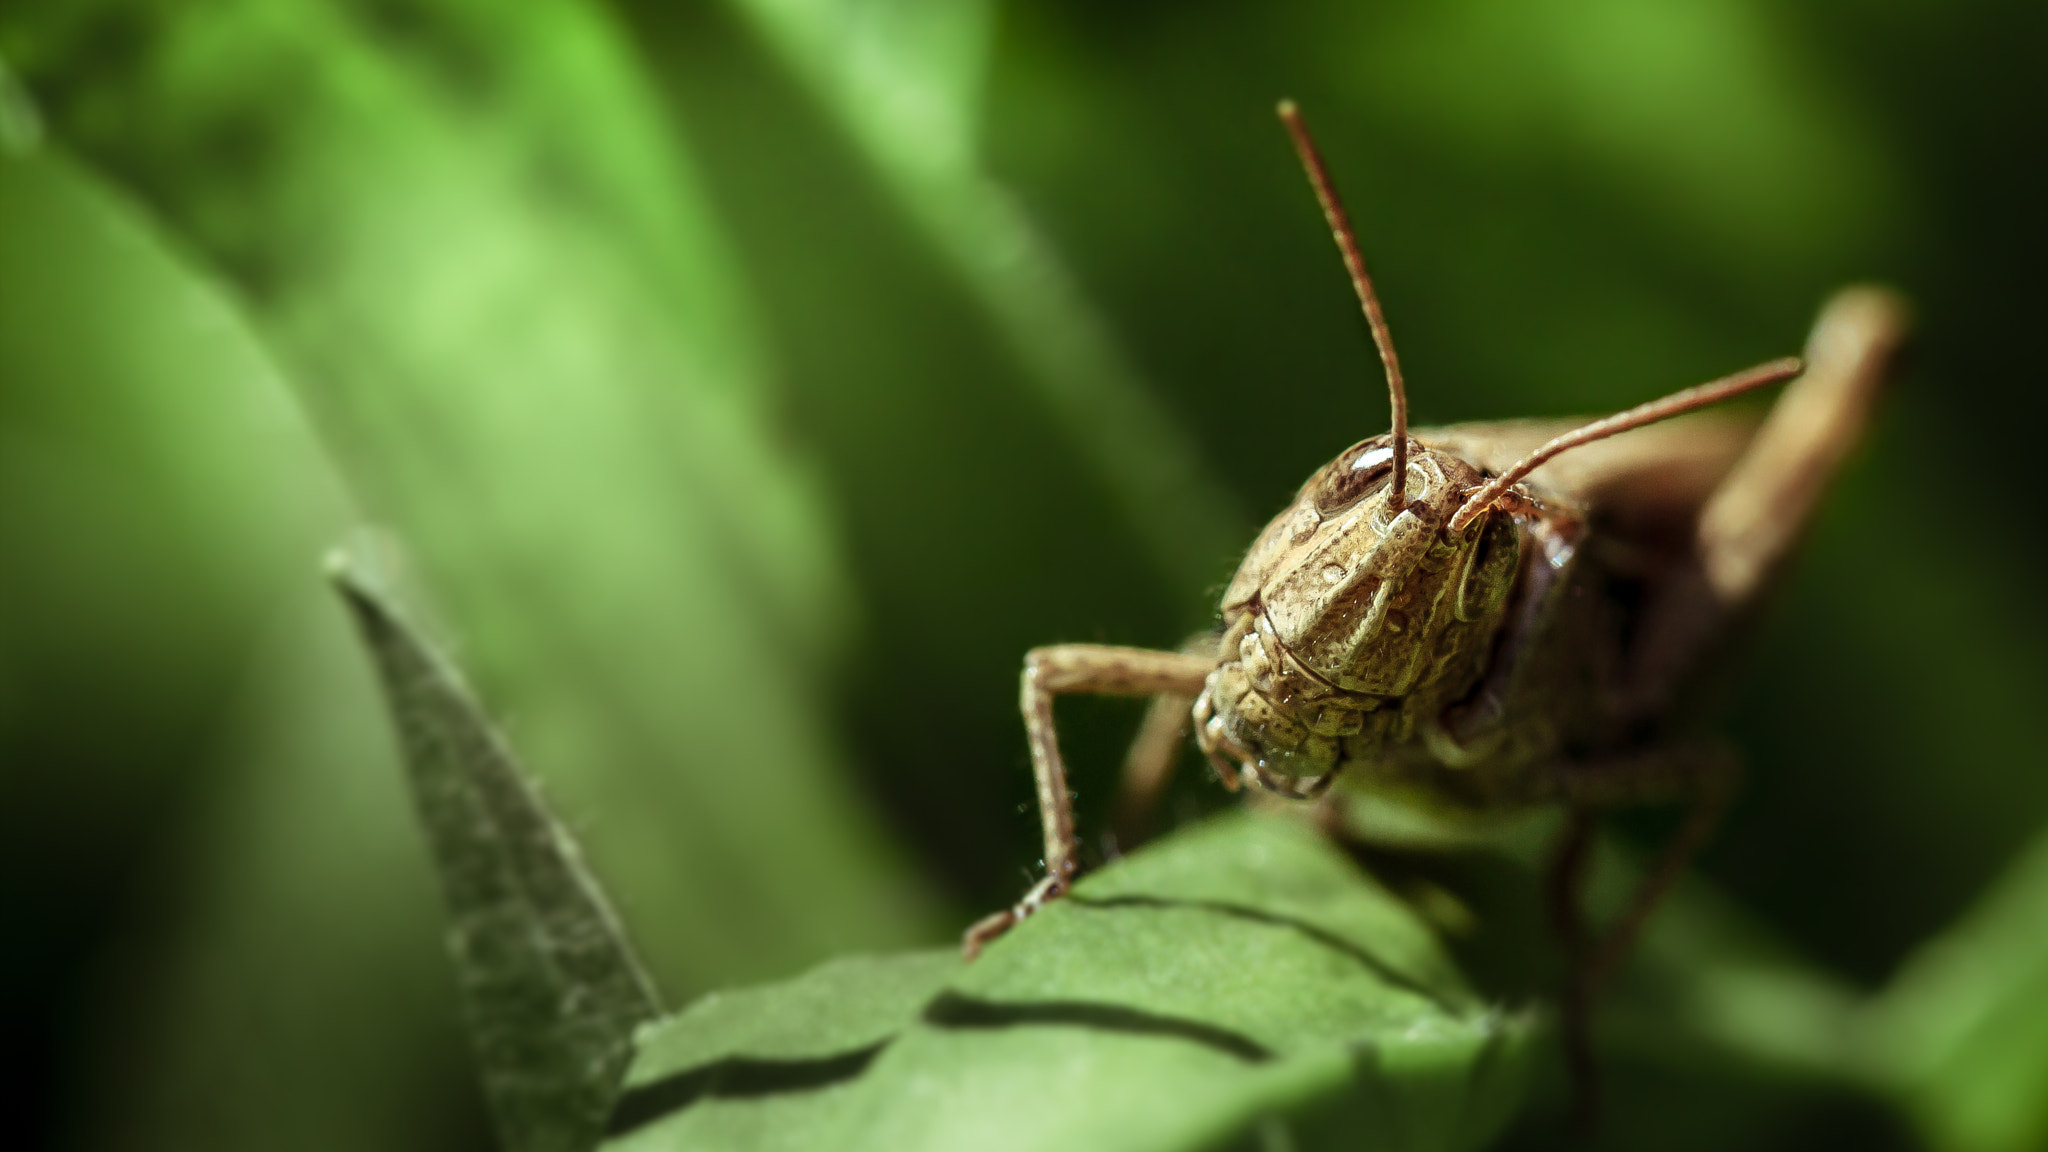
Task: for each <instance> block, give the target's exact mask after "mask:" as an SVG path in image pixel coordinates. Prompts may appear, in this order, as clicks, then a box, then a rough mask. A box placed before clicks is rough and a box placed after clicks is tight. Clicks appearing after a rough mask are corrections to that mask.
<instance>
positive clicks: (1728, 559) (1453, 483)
mask: <svg viewBox="0 0 2048 1152" xmlns="http://www.w3.org/2000/svg"><path fill="white" fill-rule="evenodd" d="M1279 114H1280V118H1281V120H1282V122H1283V123H1284V125H1285V126H1286V128H1287V131H1288V133H1289V135H1290V136H1291V137H1292V139H1293V143H1294V146H1295V149H1296V151H1297V152H1298V153H1299V155H1300V158H1301V161H1302V165H1303V167H1304V168H1305V169H1306V171H1307V174H1308V178H1309V183H1310V185H1311V187H1312V188H1313V189H1314V191H1315V194H1316V198H1317V200H1318V201H1319V203H1320V205H1321V207H1322V211H1323V215H1324V217H1325V219H1326V221H1327V222H1328V224H1329V227H1330V231H1331V233H1332V235H1333V236H1334V238H1335V239H1336V242H1337V247H1338V250H1339V252H1340V253H1341V254H1342V257H1343V260H1344V263H1345V266H1346V268H1347V270H1348V271H1349V273H1350V277H1351V282H1352V286H1353V288H1354V289H1355V291H1356V292H1357V295H1358V300H1359V303H1360V305H1361V306H1362V308H1363V310H1364V313H1365V319H1366V322H1367V325H1368V327H1369V329H1370V330H1371V333H1372V338H1373V342H1374V344H1375V346H1376V347H1377V350H1378V352H1379V357H1380V360H1381V363H1382V366H1383V368H1384V370H1385V374H1386V380H1387V387H1388V393H1389V397H1390V403H1391V407H1392V410H1393V411H1392V416H1393V420H1392V424H1393V426H1392V428H1391V429H1390V430H1389V431H1388V432H1387V434H1385V435H1382V436H1375V437H1373V438H1371V439H1368V440H1363V441H1361V442H1359V443H1357V444H1353V445H1352V446H1351V447H1349V448H1346V449H1345V450H1344V451H1342V452H1340V453H1338V455H1337V457H1336V458H1335V459H1334V460H1332V461H1330V462H1329V463H1328V464H1326V465H1324V466H1323V467H1322V468H1321V469H1319V470H1318V471H1317V472H1316V473H1315V474H1314V475H1312V476H1310V477H1309V479H1308V482H1307V483H1305V484H1303V485H1302V487H1301V490H1300V491H1299V492H1298V493H1297V494H1296V496H1295V498H1294V500H1293V502H1292V503H1291V504H1289V505H1288V507H1287V508H1286V509H1285V510H1283V511H1282V512H1281V513H1280V514H1279V515H1278V516H1276V517H1274V519H1273V521H1272V522H1271V523H1270V524H1269V525H1268V526H1267V527H1266V529H1265V530H1264V531H1263V532H1261V533H1260V534H1259V536H1258V538H1257V539H1256V540H1255V541H1254V542H1253V543H1252V545H1251V548H1250V550H1249V551H1248V552H1247V553H1246V555H1245V558H1244V561H1243V562H1242V564H1241V565H1240V566H1239V568H1238V570H1237V573H1236V575H1235V577H1234V578H1232V580H1231V581H1230V584H1229V586H1228V587H1227V588H1226V589H1225V591H1224V593H1223V599H1222V603H1221V605H1220V609H1221V627H1220V629H1219V630H1218V631H1217V632H1216V633H1215V634H1214V635H1213V637H1212V638H1210V639H1209V641H1208V642H1206V643H1204V644H1202V645H1199V649H1200V650H1197V651H1179V652H1169V651H1154V650H1149V649H1141V648H1125V647H1112V646H1107V645H1097V644H1062V645H1056V646H1051V647H1044V648H1036V649H1033V650H1032V651H1030V652H1029V653H1027V654H1026V655H1025V658H1024V675H1023V693H1022V709H1023V715H1024V725H1025V731H1026V734H1027V737H1028V740H1029V744H1030V751H1031V765H1032V771H1033V773H1034V775H1035V777H1036V781H1037V795H1038V807H1039V812H1040V817H1041V822H1042V827H1043V833H1044V841H1045V868H1046V874H1045V877H1044V878H1043V879H1042V880H1040V881H1039V882H1038V883H1037V884H1036V885H1035V886H1034V887H1032V888H1031V890H1030V891H1029V892H1028V893H1026V895H1025V896H1024V898H1023V899H1022V900H1021V901H1020V902H1019V903H1018V904H1017V905H1016V906H1015V907H1013V908H1010V909H1007V910H1005V911H1002V912H998V913H996V914H994V915H992V916H989V917H987V918H986V919H984V920H982V921H981V922H979V923H977V924H976V925H974V926H973V927H972V928H970V929H969V930H968V932H967V934H966V937H965V940H964V949H965V951H966V953H967V954H968V956H969V957H970V958H971V957H972V956H974V955H975V954H977V953H978V952H979V951H980V950H981V949H982V948H983V947H984V946H985V945H986V944H988V943H989V942H990V941H991V940H993V939H994V938H996V937H997V936H999V935H1000V934H1001V933H1003V932H1004V931H1005V930H1007V929H1008V928H1009V927H1011V926H1012V925H1014V924H1015V923H1017V922H1018V921H1019V920H1021V919H1023V918H1025V917H1027V916H1030V915H1031V914H1032V913H1034V912H1035V911H1037V910H1038V909H1039V908H1041V907H1043V906H1044V905H1045V904H1046V903H1047V902H1048V901H1050V900H1053V899H1056V898H1058V897H1059V896H1060V895H1061V894H1062V893H1064V892H1065V891H1066V890H1067V889H1068V888H1069V887H1070V886H1071V884H1072V883H1073V881H1074V878H1075V876H1076V875H1077V873H1078V870H1079V864H1078V860H1077V857H1076V848H1077V843H1076V837H1075V831H1074V809H1073V801H1072V798H1071V797H1070V795H1069V792H1068V788H1067V781H1066V769H1065V766H1064V764H1063V762H1062V760H1061V757H1060V750H1059V742H1058V738H1057V733H1056V731H1055V728H1054V723H1053V701H1054V699H1055V698H1056V697H1058V696H1061V695H1067V694H1075V693H1093V694H1104V695H1125V696H1151V697H1154V698H1155V702H1154V707H1153V711H1152V713H1151V715H1150V716H1149V717H1148V720H1147V723H1146V725H1145V728H1144V729H1143V731H1142V732H1141V735H1140V738H1139V741H1138V744H1137V747H1136V748H1134V751H1133V755H1132V758H1131V760H1130V761H1129V762H1128V763H1127V768H1126V775H1127V789H1129V788H1133V787H1134V788H1136V790H1137V791H1138V792H1139V793H1141V794H1142V793H1146V792H1150V793H1152V794H1156V792H1157V790H1158V787H1159V785H1160V782H1161V781H1163V780H1164V778H1165V776H1166V774H1167V773H1168V772H1169V771H1170V766H1171V764H1172V763H1173V761H1174V759H1175V758H1176V757H1177V751H1178V743H1179V740H1180V739H1181V736H1182V733H1184V732H1185V731H1186V730H1187V729H1189V728H1192V730H1193V735H1194V740H1195V743H1196V745H1197V747H1198V748H1199V749H1200V750H1201V752H1202V754H1203V755H1204V756H1205V757H1206V758H1207V760H1208V761H1209V763H1210V765H1211V766H1213V768H1214V769H1215V773H1216V777H1217V779H1218V780H1219V781H1220V782H1221V783H1222V784H1223V786H1224V787H1225V788H1228V789H1231V790H1233V791H1234V790H1237V789H1239V788H1244V787H1250V788H1254V789H1260V790H1263V791H1266V792H1271V793H1275V794H1277V795H1279V796H1282V797H1289V798H1294V799H1299V800H1312V799H1315V798H1317V797H1319V796H1322V795H1323V794H1324V793H1325V791H1326V790H1328V789H1329V788H1330V787H1331V786H1332V784H1333V783H1335V782H1337V781H1338V780H1340V779H1341V780H1343V781H1344V782H1345V784H1346V786H1347V787H1352V788H1364V789H1371V790H1379V791H1382V792H1386V793H1405V794H1408V795H1410V796H1415V797H1419V798H1421V799H1422V800H1424V801H1426V802H1428V803H1430V804H1433V805H1440V806H1441V805H1449V806H1452V807H1455V808H1463V809H1478V810H1499V809H1511V808H1518V807H1527V806H1533V805H1546V804H1549V805H1562V806H1563V807H1564V808H1565V809H1566V812H1567V818H1566V820H1565V821H1564V824H1563V832H1562V833H1561V836H1560V842H1559V844H1558V847H1557V849H1556V852H1555V855H1554V862H1553V865H1552V875H1551V884H1552V897H1553V908H1552V916H1553V919H1554V921H1555V923H1556V926H1557V928H1558V929H1559V931H1560V932H1561V934H1562V935H1563V936H1564V938H1565V942H1566V945H1567V947H1568V949H1570V951H1571V952H1572V954H1573V956H1574V957H1575V962H1574V968H1575V975H1574V977H1573V979H1572V982H1571V987H1570V988H1569V989H1568V990H1567V993H1566V997H1565V1013H1564V1016H1565V1029H1566V1040H1567V1049H1568V1052H1569V1053H1570V1059H1571V1063H1572V1065H1573V1070H1574V1074H1575V1079H1576V1080H1578V1081H1579V1083H1580V1084H1581V1085H1586V1084H1589V1083H1590V1079H1591V1078H1590V1049H1589V1047H1588V1044H1587V1040H1586V1019H1587V1015H1588V1012H1589V1010H1590V1009H1589V1005H1590V1004H1591V1002H1592V1000H1593V997H1594V995H1595V992H1596V990H1597V988H1598V987H1599V985H1600V984H1601V982H1602V981H1603V980H1604V979H1605V977H1606V976H1607V975H1609V974H1610V972H1611V970H1612V969H1613V968H1614V967H1615V965H1616V964H1617V963H1618V962H1619V960H1620V958H1621V957H1622V956H1623V955H1624V954H1625V952H1626V949H1627V947H1628V945H1629V943H1630V941H1631V939H1632V937H1633V935H1634V934H1635V933H1636V931H1637V930H1638V929H1639V928H1640V926H1641V924H1642V921H1643V920H1644V918H1645V917H1646V916H1647V915H1648V914H1649V912H1650V910H1651V908H1652V907H1653V906H1654V904H1655V902H1656V900H1657V899H1658V897H1659V896H1660V895H1661V894H1662V893H1663V892H1664V890H1665V889H1666V888H1668V887H1669V886H1670V884H1671V883H1672V882H1673V881H1674V880H1675V878H1676V876H1677V875H1678V874H1679V873H1680V872H1681V871H1682V870H1683V868H1684V866H1685V864H1686V863H1687V861H1688V860H1689V859H1690V857H1691V856H1692V855H1693V854H1694V853H1695V852H1696V851H1697V850H1698V849H1699V847H1700V846H1701V844H1702V843H1703V842H1704V841H1705V839H1706V838H1707V837H1708V836H1709V835H1710V833H1711V831H1712V828H1713V826H1714V825H1715V823H1716V822H1717V820H1718V818H1719V816H1720V813H1721V811H1722V809H1723V808H1724V807H1725V805H1726V803H1727V801H1728V799H1729V796H1730V793H1731V791H1732V787H1733V784H1734V778H1735V775H1736V761H1735V760H1734V758H1733V757H1732V755H1731V754H1730V753H1729V752H1728V751H1727V750H1726V749H1725V748H1724V747H1723V746H1721V745H1720V744H1718V743H1716V742H1713V741H1711V740H1705V739H1702V738H1700V737H1699V736H1697V735H1696V734H1695V725H1694V723H1693V720H1694V717H1693V715H1692V713H1693V711H1695V709H1694V708H1693V701H1694V700H1695V698H1696V697H1698V696H1699V695H1700V692H1699V687H1700V685H1699V681H1700V679H1701V677H1700V675H1699V673H1700V671H1701V669H1702V668H1703V667H1705V666H1706V665H1707V664H1709V663H1710V658H1711V657H1712V656H1714V655H1716V654H1717V651H1718V650H1719V649H1720V648H1722V647H1723V646H1724V641H1725V639H1726V637H1727V636H1728V635H1730V634H1731V632H1733V631H1735V630H1736V626H1737V625H1739V624H1740V623H1741V622H1742V621H1743V620H1744V618H1745V617H1747V616H1749V615H1750V614H1751V613H1752V611H1753V609H1754V608H1755V606H1756V604H1757V602H1758V600H1759V598H1760V596H1761V595H1762V593H1763V592H1764V591H1765V589H1767V588H1768V586H1769V585H1770V584H1771V582H1772V577H1773V576H1774V574H1775V573H1776V572H1777V571H1778V570H1779V568H1780V567H1781V566H1782V564H1783V562H1784V560H1785V558H1786V556H1787V554H1788V552H1789V551H1790V550H1791V548H1792V545H1793V544H1794V543H1795V541H1796V540H1797V539H1798V537H1799V535H1800V533H1801V530H1802V529H1803V527H1804V525H1805V523H1806V521H1807V520H1808V519H1809V517H1810V516H1811V514H1812V512H1813V509H1814V507H1815V504H1816V503H1817V501H1818V498H1819V496H1820V493H1821V490H1822V488H1823V486H1824V484H1825V482H1826V481H1827V479H1828V477H1829V476H1830V475H1831V474H1832V473H1833V472H1834V471H1835V469H1836V468H1837V466H1838V465H1839V464H1840V462H1841V460H1842V458H1843V457H1844V455H1845V454H1846V453H1847V452H1848V450H1849V449H1850V448H1851V447H1852V446H1853V445H1854V443H1855V442H1856V440H1857V439H1858V437H1859V436H1860V435H1861V433H1862V430H1863V427H1864V425H1865V423H1866V421H1867V417H1868V413H1869V409H1870V407H1871V404H1872V401H1873V399H1874V396H1875V393H1876V391H1877V389H1878V386H1879V384H1880V383H1881V381H1882V379H1883V376H1884V374H1885V370H1886V366H1887V364H1888V362H1889V360H1890V359H1891V356H1892V353H1893V352H1894V351H1895V349H1896V348H1897V346H1898V344H1899V342H1900V340H1901V338H1902V335H1903V331H1904V327H1905V310H1904V306H1903V304H1902V303H1901V302H1900V301H1899V300H1898V299H1897V298H1896V297H1895V296H1893V295H1892V294H1891V293H1889V292H1886V291H1884V290H1881V289H1875V288H1851V289H1847V290H1844V291H1842V292H1840V293H1839V294H1837V295H1836V296H1835V297H1834V298H1833V299H1832V300H1831V301H1829V302H1828V303H1827V304H1826V306H1825V307H1824V308H1823V310H1822V312H1821V315H1820V318H1819V321H1818V322H1817V324H1816V325H1815V327H1814V329H1813V332H1812V335H1811V338H1810V340H1809V343H1808V348H1807V358H1806V359H1805V360H1804V361H1802V360H1800V359H1798V358H1791V357H1788V358H1785V359H1780V360H1773V361H1770V362H1768V363H1765V364H1760V365H1757V366H1756V367H1753V368H1749V369H1746V370H1744V371H1741V372H1737V373H1735V374H1734V375H1731V376H1728V377H1725V378H1722V379H1720V380H1715V381H1712V382H1710V383H1707V384H1702V385H1699V386H1697V387H1693V388H1688V389H1686V390H1684V391H1681V392H1677V393H1674V394H1672V395H1669V396H1666V397H1664V398H1662V399H1659V400H1655V401H1652V402H1650V403H1647V404H1643V405H1640V406H1638V407H1635V408H1631V409H1629V410H1627V411H1625V412H1622V413H1619V414H1618V415H1614V416H1610V417H1607V418H1605V419H1601V420H1594V421H1591V422H1559V421H1540V420H1523V421H1508V422H1502V423H1486V424H1463V425H1455V426H1451V427H1445V428H1434V429H1429V428H1418V429H1414V430H1412V431H1411V430H1410V429H1409V428H1408V411H1407V408H1408V405H1407V394H1406V390H1405V385H1404V382H1403V378H1402V375H1401V366H1400V361H1399V359H1398V357H1397V356H1396V355H1395V351H1394V343H1393V337H1392V335H1391V333H1390V332H1389V330H1388V327H1387V323H1386V318H1385V316H1384V315H1383V313H1382V310H1381V308H1380V303H1379V298H1378V296H1377V294H1376V293H1375V291H1374V289H1373V285H1372V281H1371V278H1370V277H1369V276H1368V275H1367V273H1366V267H1365V261H1364V258H1363V256H1362V255H1361V254H1360V252H1359V248H1358V244H1357V241H1356V239H1355V237H1354V235H1353V233H1352V229H1351V225H1350V223H1349V221H1348V219H1347V218H1346V216H1345V213H1344V209H1343V207H1342V205H1341V204H1340V203H1339V201H1338V199H1337V196H1336V193H1335V191H1334V189H1333V188H1332V186H1331V183H1330V180H1329V177H1328V175H1327V173H1326V171H1325V169H1324V166H1323V162H1322V159H1321V157H1320V155H1319V154H1318V152H1317V150H1316V147H1315V144H1314V142H1313V140H1312V139H1311V138H1310V136H1309V133H1308V130H1307V127H1306V125H1305V124H1304V122H1303V120H1302V118H1301V114H1300V112H1299V110H1298V109H1297V108H1296V107H1295V106H1294V104H1293V103H1292V102H1291V101H1283V102H1282V103H1281V104H1280V107H1279ZM1786 380H1792V381H1793V383H1792V384H1791V385H1790V386H1789V387H1788V388H1787V389H1786V390H1785V392H1784V394H1783V395H1782V396H1781V398H1780V399H1779V400H1778V402H1777V404H1776V405H1775V406H1774V407H1773V408H1772V410H1771V412H1770V414H1769V416H1768V417H1767V418H1766V419H1765V420H1764V421H1763V423H1762V424H1761V426H1760V427H1755V428H1754V429H1752V428H1751V427H1750V426H1748V425H1746V424H1745V423H1743V422H1740V421H1737V420H1730V419H1724V418H1717V417H1716V416H1715V415H1714V414H1706V413H1700V414H1695V415H1685V414H1687V413H1695V412H1696V410H1698V409H1702V408H1705V407H1708V406H1710V405H1713V404H1717V403H1719V402H1721V401H1723V400H1726V399H1729V398H1732V397H1735V396H1738V395H1741V394H1743V393H1745V392H1749V391H1752V390H1754V389H1757V388H1761V387H1764V386H1766V385H1769V384H1774V383H1778V382H1781V381H1786ZM1679 417H1682V418H1679ZM1674 418H1678V419H1674ZM1680 801H1689V802H1690V804H1691V808H1690V811H1689V812H1688V814H1687V816H1686V817H1685V819H1684V820H1683V821H1682V823H1681V824H1680V826H1679V828H1678V830H1677V832H1676V833H1674V834H1673V836H1672V837H1671V839H1670V841H1669V842H1668V843H1667V844H1666V846H1665V847H1664V849H1663V851H1662V853H1661V855H1660V856H1659V857H1658V859H1657V860H1656V861H1655V862H1654V863H1653V864H1652V866H1651V867H1650V869H1649V871H1648V872H1647V873H1646V875H1645V877H1644V879H1643V880H1642V881H1640V883H1639V885H1638V888H1637V890H1636V892H1635V894H1634V895H1633V896H1632V898H1631V899H1630V901H1629V903H1628V905H1627V907H1626V908H1625V910H1624V911H1623V913H1622V914H1621V915H1620V917H1619V918H1618V919H1616V920H1615V921H1614V923H1613V924H1612V925H1610V926H1609V928H1608V929H1607V931H1606V934H1605V936H1604V937H1603V938H1602V939H1600V940H1598V941H1589V940H1588V939H1587V933H1586V931H1585V929H1584V927H1583V925H1582V923H1581V918H1580V916H1579V914H1578V911H1577V904H1578V901H1577V890H1578V886H1579V880H1580V877H1581V874H1582V872H1583V868H1584V864H1585V859H1586V855H1587V851H1588V845H1589V838H1590V836H1591V834H1592V832H1593V830H1594V826H1595V821H1596V818H1597V816H1598V814H1599V813H1600V812H1602V811H1604V810H1607V809H1611V808H1615V807H1619V806H1624V805H1634V804H1650V803H1671V802H1680ZM1582 1095H1583V1093H1582Z"/></svg>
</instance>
